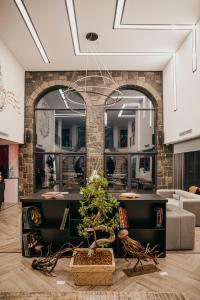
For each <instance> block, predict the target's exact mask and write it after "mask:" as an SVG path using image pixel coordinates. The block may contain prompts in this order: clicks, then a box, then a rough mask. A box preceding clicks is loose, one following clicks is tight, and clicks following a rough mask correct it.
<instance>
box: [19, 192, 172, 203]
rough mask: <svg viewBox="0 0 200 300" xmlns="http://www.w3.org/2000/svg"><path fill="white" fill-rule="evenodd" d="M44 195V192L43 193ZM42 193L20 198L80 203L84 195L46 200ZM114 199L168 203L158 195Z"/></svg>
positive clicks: (76, 194) (115, 194) (115, 195)
mask: <svg viewBox="0 0 200 300" xmlns="http://www.w3.org/2000/svg"><path fill="white" fill-rule="evenodd" d="M42 193H43V192H42ZM42 193H41V192H38V193H35V194H32V195H31V196H25V197H20V201H21V202H30V201H33V202H34V201H35V202H41V201H44V202H47V201H79V200H81V199H82V197H83V195H82V194H80V193H69V194H65V195H64V198H63V199H55V198H52V199H45V198H44V197H42V196H41V194H42ZM111 194H112V195H113V196H114V197H116V198H117V200H119V201H120V202H133V201H134V202H139V201H144V202H146V201H147V202H152V203H153V202H158V201H159V202H167V201H168V200H167V199H165V198H163V197H161V196H159V195H156V194H153V193H152V194H146V193H144V194H140V195H141V197H139V198H135V199H120V198H119V195H120V193H111Z"/></svg>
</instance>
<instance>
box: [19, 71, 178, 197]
mask: <svg viewBox="0 0 200 300" xmlns="http://www.w3.org/2000/svg"><path fill="white" fill-rule="evenodd" d="M88 74H94V72H90V71H89V72H88ZM110 74H111V76H112V78H113V80H114V82H110V83H109V84H108V87H109V88H110V90H106V89H105V90H104V91H103V93H104V94H105V96H100V95H90V94H88V95H85V94H84V93H81V92H80V95H81V96H82V97H83V99H84V101H85V103H86V128H87V131H86V141H87V143H86V147H87V173H88V174H90V172H91V170H93V168H94V166H95V165H96V161H97V160H99V158H101V159H102V162H101V166H102V168H103V166H104V164H103V155H101V153H103V152H104V104H105V101H106V98H107V96H108V95H109V94H111V93H112V90H114V89H116V87H118V88H120V87H123V86H131V87H133V88H134V87H135V89H137V90H139V91H141V92H143V93H144V94H146V95H147V96H148V97H149V98H150V99H151V100H152V102H153V104H154V107H157V130H158V131H159V135H158V140H159V143H158V147H157V150H158V155H157V157H158V163H157V170H158V171H157V174H158V176H157V178H158V181H157V184H158V188H171V187H172V172H171V170H172V168H171V166H172V151H171V149H169V147H165V146H164V145H163V109H162V107H163V104H162V73H161V72H144V71H141V72H140V71H110ZM84 75H85V73H84V72H83V71H76V72H75V71H53V72H26V79H25V80H26V81H25V82H26V88H25V95H26V96H25V99H26V100H25V134H26V131H27V130H28V131H29V133H30V132H31V133H32V134H33V130H34V106H35V104H36V103H37V101H38V99H39V98H40V97H41V96H42V95H44V93H46V92H49V91H50V90H52V89H53V88H55V86H71V83H72V82H75V80H77V79H79V78H81V77H83V76H84ZM91 83H94V82H93V80H92V79H91ZM75 89H76V90H77V91H78V86H77V88H75ZM96 104H98V105H96ZM32 136H33V135H32ZM33 153H34V152H33V139H32V142H31V143H26V142H25V144H24V145H21V146H20V153H19V172H20V174H19V175H20V176H19V178H20V180H19V193H20V195H28V194H31V193H32V192H33V183H34V178H33V174H34V169H33Z"/></svg>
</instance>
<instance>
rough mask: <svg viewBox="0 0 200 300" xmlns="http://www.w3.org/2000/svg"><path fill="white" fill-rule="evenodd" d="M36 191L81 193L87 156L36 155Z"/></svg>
mask: <svg viewBox="0 0 200 300" xmlns="http://www.w3.org/2000/svg"><path fill="white" fill-rule="evenodd" d="M35 156H36V159H35V162H36V164H35V167H36V169H35V185H36V191H40V190H43V189H48V190H55V191H68V192H72V191H79V190H80V187H81V186H83V185H84V183H85V156H84V155H81V156H79V155H77V156H74V155H62V154H53V153H51V154H45V153H36V154H35Z"/></svg>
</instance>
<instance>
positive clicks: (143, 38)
mask: <svg viewBox="0 0 200 300" xmlns="http://www.w3.org/2000/svg"><path fill="white" fill-rule="evenodd" d="M116 3H117V1H116V0H109V1H108V0H101V1H100V0H74V12H75V17H76V22H77V30H78V36H77V37H78V40H79V46H80V49H79V50H80V53H82V52H87V51H88V50H89V52H91V51H93V52H98V53H99V52H100V53H101V52H104V56H102V57H101V56H98V63H99V64H100V63H101V62H100V61H99V60H101V61H102V62H103V63H104V64H105V66H106V68H108V69H110V70H151V71H153V70H162V69H163V68H164V67H165V65H166V64H167V62H168V61H169V59H170V57H171V54H167V55H165V56H163V55H154V56H146V55H144V56H132V55H131V53H132V52H134V53H135V52H165V53H166V52H168V51H176V50H177V49H178V48H179V46H180V45H181V43H182V42H183V40H184V39H185V38H186V37H187V35H188V34H189V33H190V31H189V30H162V31H161V30H151V31H150V30H134V29H114V28H113V24H114V19H115V12H116ZM24 4H25V6H26V8H27V10H28V13H29V15H30V17H31V19H32V22H33V24H34V26H35V28H36V30H37V33H38V35H39V37H40V40H41V42H42V44H43V46H44V48H45V51H46V53H47V56H48V58H49V60H50V64H45V63H44V62H43V60H42V58H41V56H40V54H39V52H38V50H37V47H36V46H35V43H34V41H33V40H32V37H31V35H30V33H29V31H28V29H27V27H26V25H25V23H24V21H23V19H22V17H21V15H20V13H19V11H18V9H17V7H16V5H15V3H14V1H13V0H0V38H1V39H2V40H3V41H4V42H5V44H6V45H7V47H8V48H9V49H10V50H11V51H12V52H13V53H14V55H15V56H16V58H17V59H18V60H19V62H20V63H21V64H22V65H23V66H24V68H25V70H31V71H39V70H41V71H45V70H84V69H85V66H86V56H81V55H80V56H79V55H78V56H76V55H75V54H74V48H73V41H72V35H71V31H70V25H69V19H68V15H67V10H66V3H65V0H24ZM199 17H200V0H167V1H166V0H148V1H147V0H126V2H125V5H124V11H123V16H122V24H195V23H196V22H197V20H198V18H199ZM91 31H93V32H96V33H98V35H99V39H98V41H97V42H93V43H92V42H87V41H86V39H85V35H86V33H88V32H91ZM88 48H89V49H88ZM116 52H117V53H120V56H118V55H117V56H116V55H105V53H108V54H111V53H116ZM127 52H128V53H129V55H125V54H126V53H127ZM161 54H162V53H161ZM96 60H97V58H96V56H95V57H92V56H90V57H89V59H88V69H97V68H98V66H97V61H96Z"/></svg>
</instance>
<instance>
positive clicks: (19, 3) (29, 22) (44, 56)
mask: <svg viewBox="0 0 200 300" xmlns="http://www.w3.org/2000/svg"><path fill="white" fill-rule="evenodd" d="M14 1H15V4H16V5H17V8H18V10H19V11H20V13H21V15H22V17H23V20H24V22H25V24H26V26H27V27H28V30H29V32H30V34H31V36H32V38H33V40H34V42H35V44H36V46H37V49H38V51H39V52H40V55H41V56H42V59H43V60H44V62H45V63H46V64H48V63H50V61H49V59H48V57H47V54H46V52H45V50H44V47H43V45H42V43H41V41H40V38H39V36H38V34H37V32H36V30H35V27H34V25H33V22H32V20H31V18H30V16H29V14H28V11H27V9H26V7H25V5H24V3H23V1H22V0H14Z"/></svg>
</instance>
